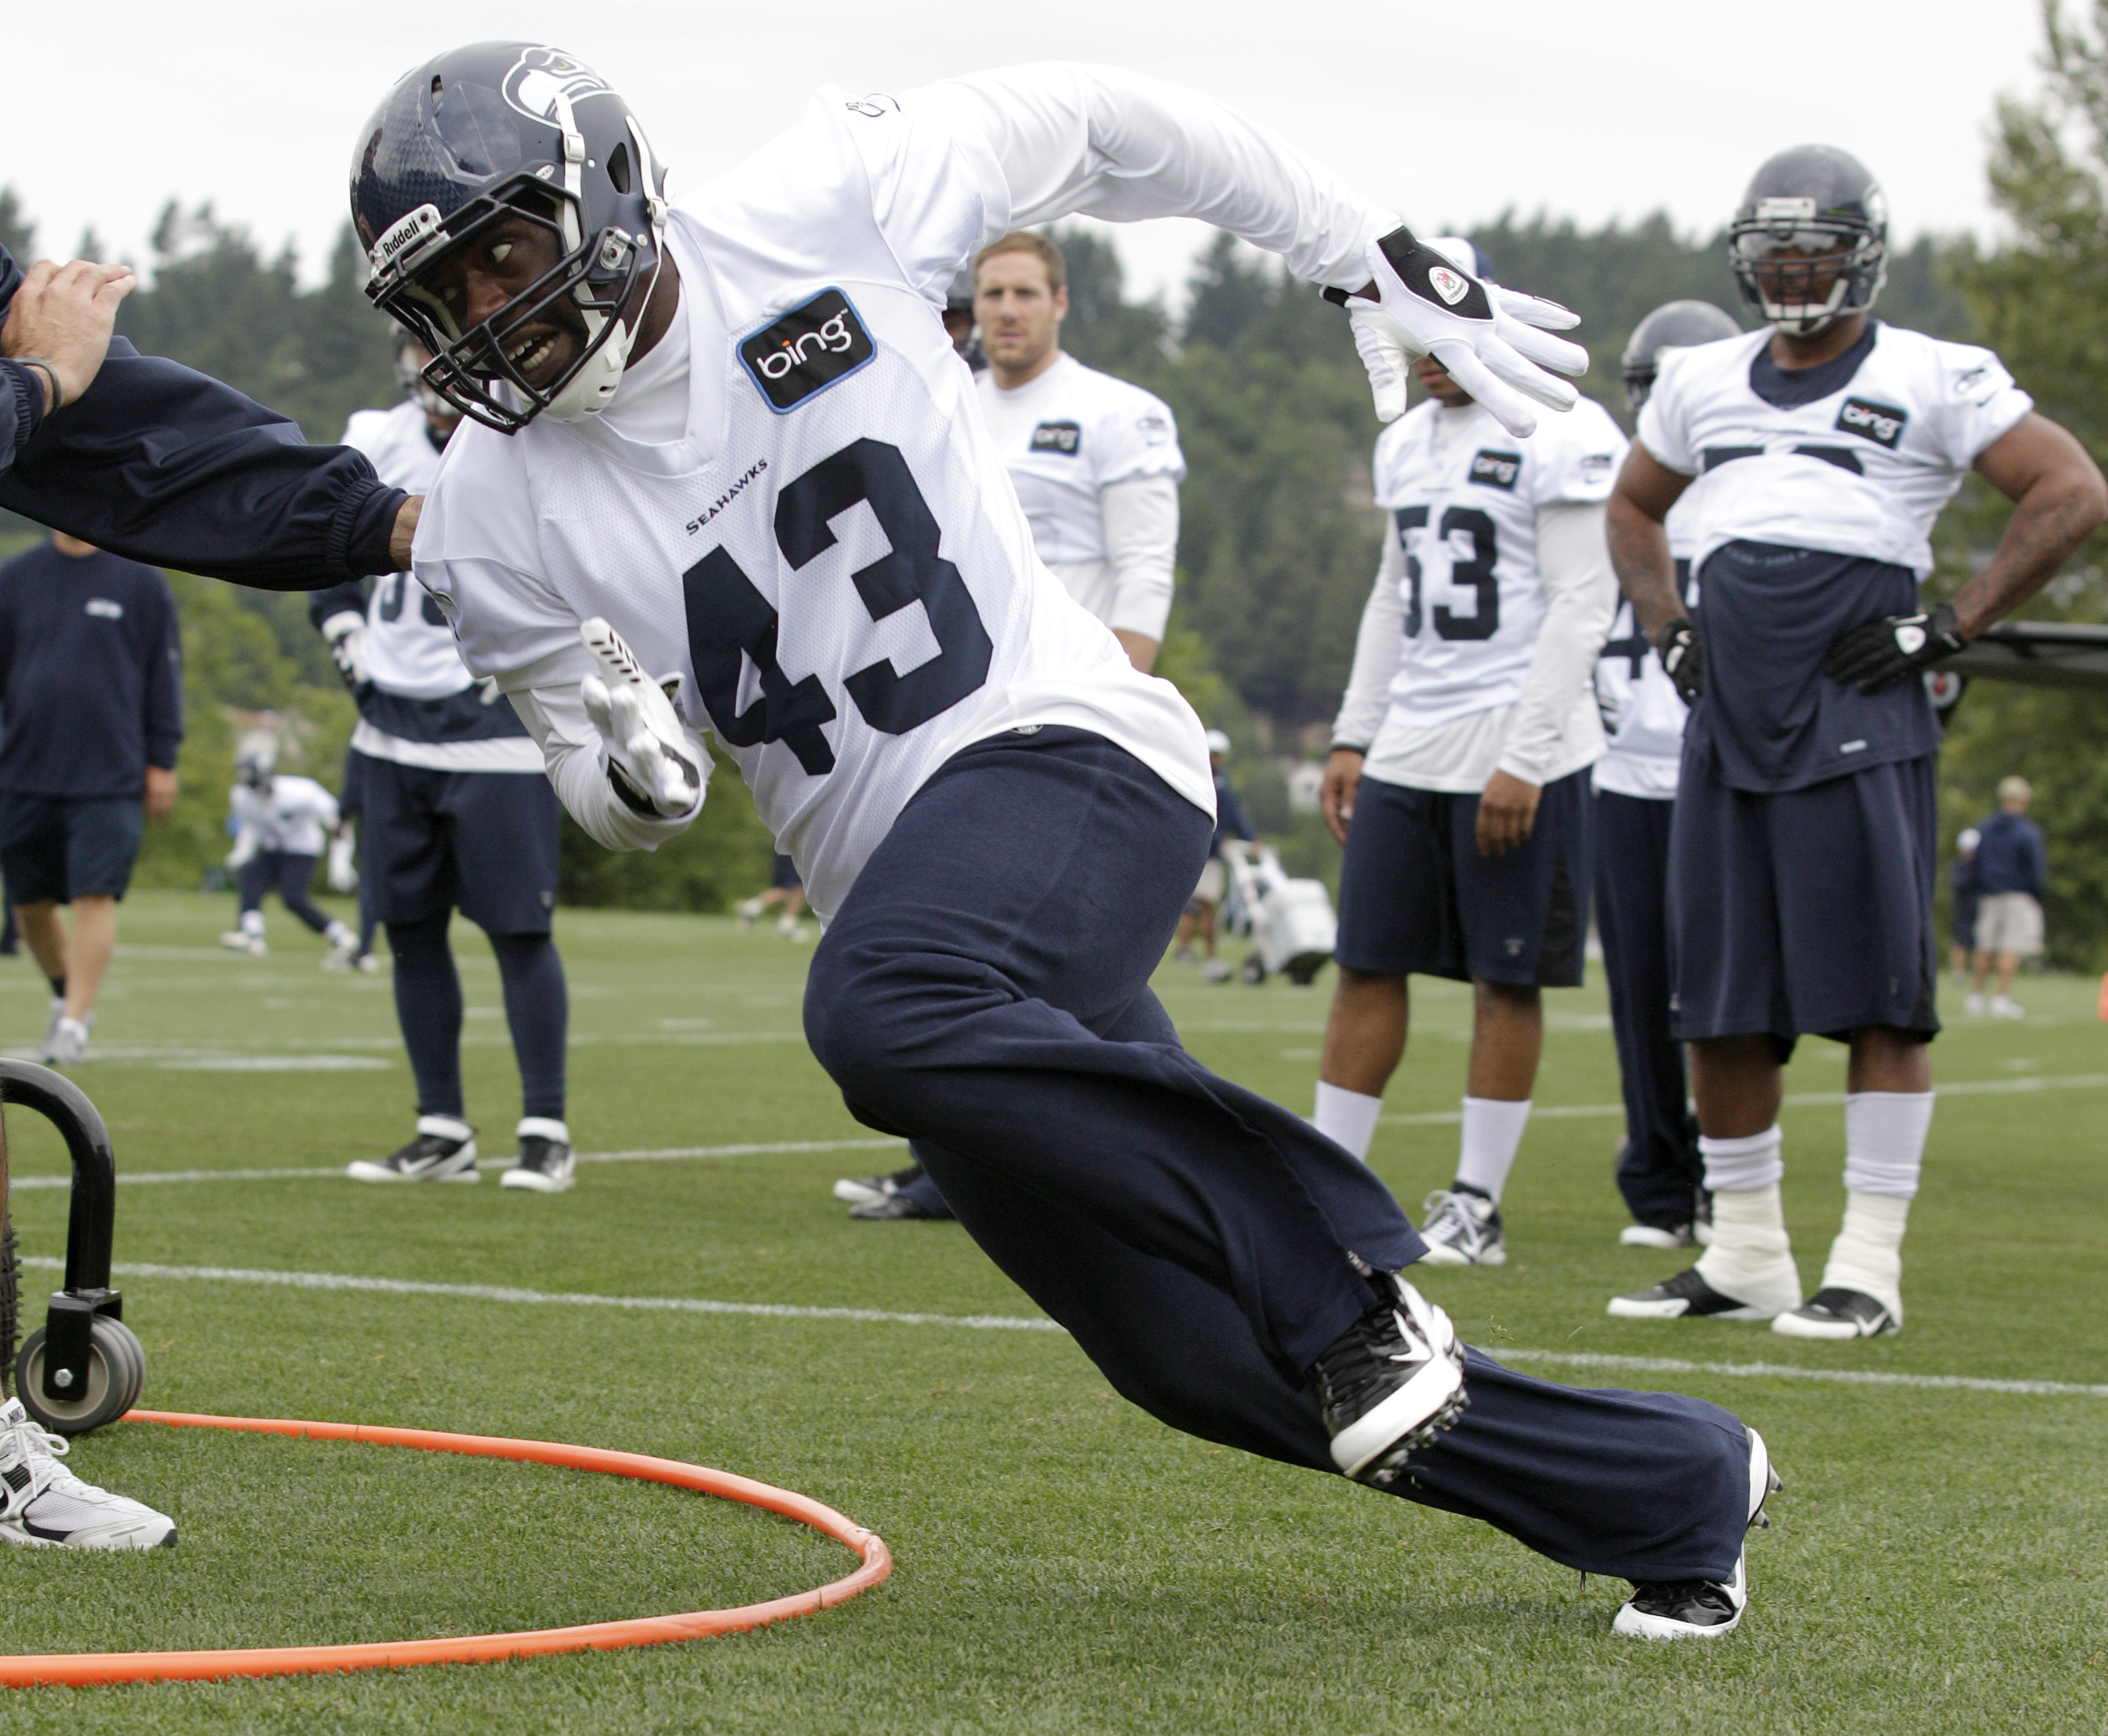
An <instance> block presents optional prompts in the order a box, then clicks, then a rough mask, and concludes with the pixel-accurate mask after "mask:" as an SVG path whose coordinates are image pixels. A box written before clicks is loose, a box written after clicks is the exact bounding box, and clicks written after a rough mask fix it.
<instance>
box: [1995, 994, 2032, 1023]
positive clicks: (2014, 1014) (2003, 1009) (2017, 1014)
mask: <svg viewBox="0 0 2108 1736" xmlns="http://www.w3.org/2000/svg"><path fill="white" fill-rule="evenodd" d="M2027 1016H2028V1009H2027V1008H2025V1007H2023V1006H2022V1005H2021V1004H2020V1003H2019V1002H2018V1001H2016V1000H2015V999H2012V998H2011V996H2009V995H2004V994H1994V995H1993V996H1992V997H1991V1017H1993V1018H1994V1019H2024V1018H2025V1017H2027Z"/></svg>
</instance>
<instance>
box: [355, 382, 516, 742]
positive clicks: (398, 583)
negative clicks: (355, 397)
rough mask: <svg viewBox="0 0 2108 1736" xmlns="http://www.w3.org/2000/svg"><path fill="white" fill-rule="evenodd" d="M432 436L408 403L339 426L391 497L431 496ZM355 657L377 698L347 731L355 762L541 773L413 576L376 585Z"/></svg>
mask: <svg viewBox="0 0 2108 1736" xmlns="http://www.w3.org/2000/svg"><path fill="white" fill-rule="evenodd" d="M429 428H430V424H429V423H428V422H426V417H425V411H424V407H423V406H422V405H421V404H417V403H414V402H412V401H411V400H408V399H405V400H404V401H403V403H401V404H397V405H396V406H395V408H394V409H392V410H356V411H354V412H353V413H352V417H351V420H350V421H349V422H347V423H346V424H345V431H344V444H345V445H347V446H355V447H357V448H358V449H359V450H360V451H361V452H363V453H365V454H366V455H367V458H371V459H372V461H373V468H374V471H375V473H376V475H378V476H379V477H380V478H381V480H382V481H383V482H384V483H385V484H387V485H388V486H389V487H390V488H398V489H408V490H409V491H410V492H411V493H412V494H430V493H431V491H432V485H433V484H434V483H435V481H436V480H438V478H439V460H440V458H441V457H442V456H443V454H442V453H441V451H440V449H439V448H438V447H435V445H433V444H432V441H431V436H430V432H429ZM360 650H361V654H362V656H363V658H364V661H365V664H366V670H367V675H368V677H369V678H370V679H371V680H372V686H373V691H372V692H362V693H361V695H360V698H361V705H360V708H359V709H360V714H361V715H360V717H359V720H358V724H357V726H356V727H355V728H354V729H353V731H352V735H351V745H352V746H354V747H355V748H357V749H358V751H359V752H361V753H363V754H365V755H367V756H369V757H370V758H372V759H376V760H396V761H398V762H399V763H401V764H408V765H421V766H427V767H430V768H431V769H435V770H438V771H449V772H514V773H520V772H527V773H533V772H538V771H540V770H541V769H542V751H541V749H540V748H538V746H535V745H534V742H532V741H531V740H530V739H529V737H527V736H525V734H523V733H520V731H519V729H518V728H517V727H516V726H513V727H511V728H506V729H504V730H503V732H502V733H498V723H499V720H500V719H503V721H504V722H505V723H507V724H510V723H511V719H510V716H509V714H507V713H505V712H504V711H502V710H501V711H500V712H499V713H498V714H497V715H489V713H488V708H487V706H484V703H483V701H484V699H485V698H486V696H485V695H484V694H480V693H479V694H474V695H471V694H469V693H468V692H467V690H468V689H469V688H472V687H474V686H475V677H474V676H473V675H471V674H469V672H468V665H466V664H465V663H463V662H462V658H461V647H459V646H458V645H457V644H456V643H454V629H453V623H452V622H451V621H449V620H448V619H447V617H446V611H444V610H443V609H441V608H440V606H439V602H438V601H437V600H436V599H435V597H433V596H432V594H431V593H430V592H429V591H427V590H426V588H424V586H423V585H421V584H419V583H418V582H417V579H414V578H413V577H412V576H411V575H409V574H408V573H388V574H385V575H382V576H381V578H379V579H375V580H374V582H373V590H372V594H371V595H370V596H369V597H367V602H366V633H365V638H364V641H363V644H362V646H361V647H360ZM457 695H458V696H461V697H460V699H459V701H458V702H457V704H455V705H454V706H450V707H445V708H436V707H434V706H431V705H430V704H426V705H424V706H402V705H397V704H393V703H390V701H395V700H412V701H435V700H445V699H449V698H453V697H455V696H457ZM489 697H493V698H494V697H495V696H494V695H493V696H489ZM480 712H481V713H484V715H481V716H479V715H478V714H479V713H480ZM369 714H370V715H369ZM464 719H466V721H464Z"/></svg>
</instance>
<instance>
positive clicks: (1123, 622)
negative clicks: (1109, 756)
mask: <svg viewBox="0 0 2108 1736" xmlns="http://www.w3.org/2000/svg"><path fill="white" fill-rule="evenodd" d="M1098 510H1099V512H1101V514H1102V515H1103V516H1104V519H1105V527H1106V558H1107V559H1108V560H1109V561H1111V562H1112V568H1113V613H1112V620H1110V622H1109V623H1108V624H1107V625H1110V627H1111V628H1112V629H1113V632H1114V633H1115V634H1116V635H1118V637H1119V642H1120V643H1121V644H1123V645H1124V646H1125V647H1127V652H1128V658H1129V659H1130V660H1131V661H1133V664H1134V666H1135V667H1136V668H1137V669H1138V670H1142V672H1143V673H1144V674H1147V673H1148V670H1149V668H1150V665H1151V664H1153V663H1154V662H1155V661H1156V647H1158V646H1159V645H1160V644H1161V643H1163V639H1164V624H1165V623H1166V622H1167V621H1169V620H1170V618H1171V593H1172V575H1173V569H1174V567H1175V566H1176V564H1177V561H1178V481H1177V480H1176V479H1175V478H1173V477H1170V476H1132V477H1129V478H1128V480H1126V481H1124V482H1115V483H1111V484H1109V485H1107V486H1106V488H1105V489H1102V490H1101V491H1100V493H1099V495H1098Z"/></svg>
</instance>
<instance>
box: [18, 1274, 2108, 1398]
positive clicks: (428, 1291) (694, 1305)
mask: <svg viewBox="0 0 2108 1736" xmlns="http://www.w3.org/2000/svg"><path fill="white" fill-rule="evenodd" d="M22 1264H23V1265H25V1266H32V1267H35V1268H37V1269H39V1270H43V1271H61V1270H63V1269H65V1261H64V1260H56V1259H53V1258H52V1257H51V1256H47V1255H42V1254H25V1255H24V1256H22ZM110 1269H111V1271H112V1272H113V1273H114V1274H115V1275H116V1276H118V1277H119V1278H170V1279H173V1280H176V1281H178V1282H191V1283H220V1284H266V1285H273V1286H277V1287H282V1288H286V1289H291V1290H349V1291H357V1292H368V1293H374V1294H379V1295H382V1296H446V1297H449V1298H453V1299H454V1300H457V1301H471V1302H501V1303H506V1304H509V1305H514V1306H526V1307H543V1308H616V1309H631V1310H643V1311H645V1312H646V1313H659V1314H746V1315H753V1316H757V1317H759V1318H761V1319H771V1320H848V1321H852V1322H855V1323H859V1324H863V1325H872V1326H951V1327H960V1328H965V1329H966V1330H968V1331H971V1332H1062V1331H1063V1330H1064V1328H1062V1327H1061V1326H1060V1325H1058V1324H1056V1323H1055V1322H1054V1321H1052V1320H1048V1319H1042V1318H1037V1317H1033V1316H1028V1315H1021V1314H902V1313H894V1312H893V1311H891V1310H887V1309H882V1308H815V1307H809V1306H805V1305H799V1304H794V1303H788V1302H720V1301H712V1300H709V1298H707V1297H703V1296H597V1295H593V1294H592V1293H590V1292H583V1291H551V1290H523V1289H516V1288H514V1287H511V1286H509V1285H502V1284H441V1283H426V1282H423V1281H421V1280H419V1279H417V1278H361V1277H357V1276H354V1275H352V1274H347V1273H341V1272H273V1271H265V1270H260V1269H256V1268H254V1267H246V1266H170V1265H152V1264H149V1263H146V1262H142V1261H120V1262H119V1264H117V1265H115V1266H113V1267H111V1268H110ZM1488 1354H1489V1355H1494V1356H1496V1357H1497V1358H1498V1359H1499V1360H1501V1361H1503V1362H1525V1363H1557V1364H1563V1365H1565V1366H1566V1367H1570V1368H1581V1369H1619V1370H1623V1371H1627V1372H1631V1373H1647V1374H1711V1375H1721V1376H1725V1377H1727V1378H1729V1379H1734V1380H1784V1381H1815V1382H1821V1383H1823V1384H1826V1385H1833V1386H1843V1387H1913V1388H1919V1389H1923V1390H1926V1391H1963V1392H2000V1393H2010V1394H2014V1395H2016V1396H2029V1397H2043V1398H2083V1399H2108V1385H2102V1386H2088V1385H2082V1384H2079V1383H2077V1382H2070V1381H2052V1380H1996V1379H1992V1378H1986V1377H1982V1376H1977V1375H1967V1374H1895V1373H1887V1372H1885V1371H1882V1370H1878V1369H1808V1368H1800V1367H1796V1366H1795V1365H1794V1364H1790V1363H1773V1362H1689V1361H1686V1360H1683V1359H1681V1358H1678V1357H1672V1356H1610V1355H1603V1354H1601V1353H1600V1352H1597V1351H1591V1350H1524V1349H1515V1348H1510V1347H1508V1346H1501V1347H1500V1348H1499V1349H1498V1350H1489V1352H1488Z"/></svg>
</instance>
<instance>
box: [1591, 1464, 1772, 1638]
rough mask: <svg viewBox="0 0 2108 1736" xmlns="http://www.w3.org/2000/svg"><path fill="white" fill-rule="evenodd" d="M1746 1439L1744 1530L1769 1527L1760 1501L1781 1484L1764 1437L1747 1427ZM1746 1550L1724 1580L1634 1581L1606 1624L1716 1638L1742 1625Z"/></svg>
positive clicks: (1639, 1633) (1645, 1632)
mask: <svg viewBox="0 0 2108 1736" xmlns="http://www.w3.org/2000/svg"><path fill="white" fill-rule="evenodd" d="M1743 1432H1745V1434H1746V1435H1748V1436H1749V1437H1750V1517H1749V1519H1748V1521H1747V1522H1746V1523H1745V1526H1744V1527H1743V1529H1744V1530H1745V1531H1747V1530H1748V1529H1749V1528H1750V1526H1760V1525H1767V1524H1768V1523H1770V1521H1768V1519H1766V1518H1765V1517H1764V1503H1765V1501H1766V1500H1768V1499H1769V1498H1770V1496H1771V1495H1772V1491H1774V1490H1777V1489H1778V1488H1780V1487H1781V1484H1780V1482H1779V1475H1778V1472H1776V1471H1774V1470H1773V1469H1772V1457H1771V1454H1770V1453H1769V1452H1768V1450H1766V1449H1765V1446H1764V1437H1763V1436H1762V1435H1760V1434H1759V1433H1758V1432H1756V1431H1755V1430H1754V1429H1753V1428H1749V1427H1746V1426H1745V1428H1744V1431H1743ZM1747 1561H1748V1551H1747V1550H1746V1549H1744V1550H1743V1551H1741V1552H1740V1553H1737V1554H1736V1557H1735V1571H1734V1572H1733V1574H1732V1576H1729V1577H1728V1578H1727V1579H1725V1580H1639V1581H1637V1582H1635V1583H1634V1585H1633V1594H1632V1596H1630V1597H1629V1598H1627V1599H1626V1600H1625V1602H1624V1604H1623V1606H1622V1607H1620V1608H1619V1611H1618V1613H1617V1616H1616V1617H1615V1619H1614V1620H1613V1621H1611V1623H1610V1630H1611V1631H1612V1632H1613V1633H1616V1634H1622V1635H1624V1637H1625V1638H1626V1639H1724V1638H1725V1637H1726V1636H1727V1635H1729V1634H1732V1633H1733V1632H1734V1631H1735V1630H1736V1628H1738V1627H1740V1626H1741V1624H1742V1612H1743V1611H1744V1610H1745V1609H1747V1608H1748V1607H1750V1576H1749V1570H1748V1567H1747V1565H1746V1563H1747Z"/></svg>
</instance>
